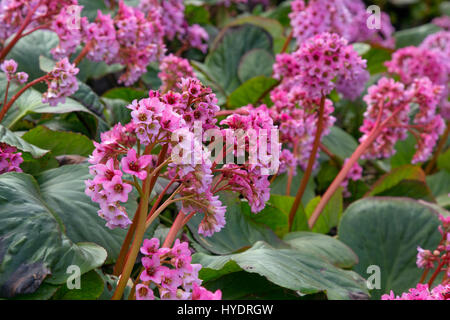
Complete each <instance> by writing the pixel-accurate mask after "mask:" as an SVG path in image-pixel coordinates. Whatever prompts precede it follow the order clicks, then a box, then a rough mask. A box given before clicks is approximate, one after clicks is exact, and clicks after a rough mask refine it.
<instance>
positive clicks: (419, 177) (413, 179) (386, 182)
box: [366, 165, 434, 201]
mask: <svg viewBox="0 0 450 320" xmlns="http://www.w3.org/2000/svg"><path fill="white" fill-rule="evenodd" d="M425 177H426V176H425V172H423V170H422V169H421V168H420V167H418V166H413V165H405V166H401V167H398V168H396V169H394V170H392V171H391V172H390V173H387V174H385V175H384V176H382V177H381V178H380V179H379V180H378V181H377V182H376V183H375V184H374V185H373V187H372V190H371V191H370V192H368V193H367V194H366V196H394V197H409V198H413V199H425V200H429V201H434V199H433V195H432V194H431V190H430V189H429V188H428V186H427V185H426V181H425Z"/></svg>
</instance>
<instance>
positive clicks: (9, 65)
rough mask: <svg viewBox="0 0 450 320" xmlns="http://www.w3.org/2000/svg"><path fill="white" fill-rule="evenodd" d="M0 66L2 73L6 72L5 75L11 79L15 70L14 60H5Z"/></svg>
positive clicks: (15, 63)
mask: <svg viewBox="0 0 450 320" xmlns="http://www.w3.org/2000/svg"><path fill="white" fill-rule="evenodd" d="M0 68H1V69H2V71H3V72H4V73H6V77H7V79H8V80H11V79H12V78H13V76H14V74H15V73H16V71H17V62H15V61H14V60H12V59H11V60H5V61H4V62H3V63H2V64H1V66H0Z"/></svg>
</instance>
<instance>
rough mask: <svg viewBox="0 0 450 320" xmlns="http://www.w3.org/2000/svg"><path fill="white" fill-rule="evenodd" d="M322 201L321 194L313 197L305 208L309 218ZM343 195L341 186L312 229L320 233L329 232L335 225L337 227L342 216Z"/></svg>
mask: <svg viewBox="0 0 450 320" xmlns="http://www.w3.org/2000/svg"><path fill="white" fill-rule="evenodd" d="M319 202H320V196H318V197H315V198H314V199H312V200H311V201H310V202H309V203H308V204H307V205H306V208H305V213H306V216H307V217H308V219H309V218H310V217H311V215H312V213H313V212H314V209H315V208H316V207H317V205H318V204H319ZM342 208H343V197H342V188H339V189H338V190H337V191H336V192H335V193H334V194H333V196H332V197H331V199H330V201H328V203H327V205H326V206H325V208H324V209H323V211H322V213H321V214H320V216H319V218H318V219H317V222H316V224H315V225H314V227H313V229H312V231H313V232H318V233H328V232H330V230H331V229H332V228H334V227H337V225H338V224H339V220H340V219H341V216H342Z"/></svg>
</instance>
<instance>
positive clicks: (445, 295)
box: [381, 283, 450, 300]
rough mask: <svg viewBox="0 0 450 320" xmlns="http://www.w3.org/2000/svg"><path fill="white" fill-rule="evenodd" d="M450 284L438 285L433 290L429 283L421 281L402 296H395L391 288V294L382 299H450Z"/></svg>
mask: <svg viewBox="0 0 450 320" xmlns="http://www.w3.org/2000/svg"><path fill="white" fill-rule="evenodd" d="M449 293H450V284H447V285H438V286H436V287H435V288H433V289H432V290H430V288H429V287H428V285H427V284H421V283H419V284H418V285H417V287H416V288H411V289H409V291H408V292H405V293H402V295H401V296H395V294H394V292H393V291H392V290H391V292H390V294H385V295H383V296H382V297H381V299H382V300H450V294H449Z"/></svg>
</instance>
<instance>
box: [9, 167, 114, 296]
mask: <svg viewBox="0 0 450 320" xmlns="http://www.w3.org/2000/svg"><path fill="white" fill-rule="evenodd" d="M75 214H76V213H75ZM105 259H106V251H105V250H104V249H103V248H102V247H100V246H98V245H96V244H93V243H82V244H78V245H77V244H75V243H74V242H73V241H71V240H70V239H69V238H68V237H67V235H66V234H65V231H64V225H63V223H62V221H61V219H60V218H59V217H58V215H57V214H56V212H55V211H54V210H52V209H51V208H50V207H49V206H48V205H47V204H46V203H45V202H44V200H43V198H42V195H41V194H40V191H39V185H38V184H37V182H36V181H35V180H34V179H33V177H31V176H29V175H26V174H22V173H8V174H3V175H1V176H0V269H1V270H2V272H1V274H0V296H3V297H13V296H15V295H17V294H25V293H33V292H34V291H35V290H36V289H37V288H38V287H39V286H40V284H41V283H42V281H44V279H46V278H47V280H46V281H47V282H49V283H52V284H60V283H64V282H65V281H66V279H67V278H68V276H69V275H70V274H67V273H66V271H67V267H68V266H70V265H77V266H78V267H79V268H80V270H81V272H82V273H85V272H87V271H89V270H92V269H94V268H96V267H99V266H101V265H102V264H103V263H104V261H105Z"/></svg>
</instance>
